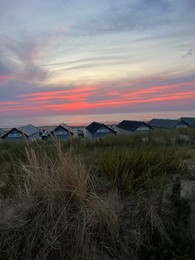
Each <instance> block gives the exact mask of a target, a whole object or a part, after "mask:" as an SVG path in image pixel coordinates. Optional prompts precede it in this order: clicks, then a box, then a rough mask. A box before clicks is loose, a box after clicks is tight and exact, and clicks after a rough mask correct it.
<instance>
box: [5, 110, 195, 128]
mask: <svg viewBox="0 0 195 260" xmlns="http://www.w3.org/2000/svg"><path fill="white" fill-rule="evenodd" d="M182 116H189V117H195V111H171V112H139V113H120V114H88V115H69V116H67V115H65V116H63V115H55V116H53V115H52V116H29V117H1V116H0V128H1V127H13V126H20V125H25V124H33V125H35V126H43V125H58V124H60V123H66V124H69V125H87V124H89V123H91V122H93V121H99V122H104V123H109V122H120V121H122V120H124V119H127V120H145V121H148V120H150V119H152V118H170V119H173V118H175V119H176V118H180V117H182Z"/></svg>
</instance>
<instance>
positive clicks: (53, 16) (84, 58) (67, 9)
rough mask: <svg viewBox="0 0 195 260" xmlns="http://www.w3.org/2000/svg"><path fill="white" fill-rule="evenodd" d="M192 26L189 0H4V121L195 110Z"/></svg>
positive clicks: (0, 94)
mask: <svg viewBox="0 0 195 260" xmlns="http://www.w3.org/2000/svg"><path fill="white" fill-rule="evenodd" d="M194 28H195V1H194V0H55V1H54V0H33V1H31V0H16V1H13V0H0V127H1V125H8V124H11V123H13V124H24V123H26V122H27V121H29V122H31V123H36V122H38V121H36V120H37V118H39V122H41V121H42V120H43V121H44V123H45V124H47V123H48V124H50V123H52V122H51V120H54V121H55V120H62V121H65V120H63V119H67V120H68V121H69V122H70V121H71V122H72V123H73V122H74V121H75V122H76V121H77V122H80V121H86V120H87V118H88V120H89V118H90V120H91V119H92V118H93V120H96V118H97V119H98V120H100V121H101V120H104V121H109V120H111V121H114V120H119V118H121V119H132V118H133V119H135V118H136V119H138V120H139V119H146V118H148V119H149V118H150V119H151V118H153V116H154V115H155V116H156V117H165V118H169V117H173V116H174V117H180V116H184V115H186V116H195V29H194ZM89 116H90V117H89ZM131 116H132V118H130V117H131ZM54 118H56V119H54ZM57 118H58V119H57ZM79 118H80V119H79ZM93 120H92V121H93ZM59 123H60V122H59Z"/></svg>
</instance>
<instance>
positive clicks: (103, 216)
mask: <svg viewBox="0 0 195 260" xmlns="http://www.w3.org/2000/svg"><path fill="white" fill-rule="evenodd" d="M26 154H27V163H26V164H22V165H21V166H20V167H18V169H17V171H18V172H17V174H18V176H17V182H15V185H16V186H15V196H14V197H13V198H12V199H11V201H10V200H9V203H8V202H7V205H6V206H5V207H4V208H3V211H4V212H3V214H2V215H1V222H0V243H1V248H0V256H1V259H29V260H30V259H95V257H96V256H97V255H98V254H102V255H107V254H108V255H114V254H115V251H116V249H115V240H117V236H118V221H117V214H116V212H117V210H116V209H115V207H114V205H115V204H110V203H108V201H107V200H106V199H105V198H103V197H101V196H98V195H97V194H96V192H95V188H94V185H95V183H94V182H93V179H92V176H91V175H90V171H89V169H86V168H85V166H84V164H83V163H82V160H81V159H80V158H76V157H74V155H73V154H72V152H71V151H69V152H67V153H66V154H64V153H63V152H62V150H61V148H60V146H59V147H58V148H57V154H56V158H55V159H54V160H53V159H51V158H49V157H48V156H47V155H46V154H43V155H42V156H41V157H37V154H36V153H35V151H34V150H33V149H30V150H29V149H28V150H26ZM10 209H11V214H10V213H9V212H10ZM111 245H112V246H111ZM102 251H103V252H102Z"/></svg>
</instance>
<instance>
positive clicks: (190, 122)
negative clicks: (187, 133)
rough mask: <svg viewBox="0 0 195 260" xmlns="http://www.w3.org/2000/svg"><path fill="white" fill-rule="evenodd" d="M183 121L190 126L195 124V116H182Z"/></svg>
mask: <svg viewBox="0 0 195 260" xmlns="http://www.w3.org/2000/svg"><path fill="white" fill-rule="evenodd" d="M180 120H181V121H184V122H185V123H187V124H188V125H189V126H195V117H181V118H180Z"/></svg>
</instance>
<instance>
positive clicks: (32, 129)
mask: <svg viewBox="0 0 195 260" xmlns="http://www.w3.org/2000/svg"><path fill="white" fill-rule="evenodd" d="M17 129H18V130H20V131H22V132H23V133H25V134H26V135H27V136H32V135H34V134H36V133H38V132H39V129H38V128H36V127H34V126H33V125H25V126H21V127H18V128H17Z"/></svg>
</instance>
